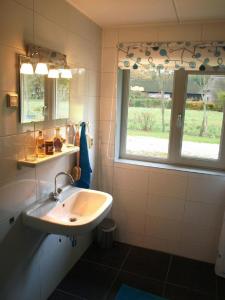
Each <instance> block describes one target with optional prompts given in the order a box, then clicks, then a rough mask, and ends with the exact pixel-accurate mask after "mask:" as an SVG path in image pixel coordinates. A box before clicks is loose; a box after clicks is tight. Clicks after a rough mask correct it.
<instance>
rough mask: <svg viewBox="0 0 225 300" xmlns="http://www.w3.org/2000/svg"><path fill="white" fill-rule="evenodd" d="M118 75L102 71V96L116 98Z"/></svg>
mask: <svg viewBox="0 0 225 300" xmlns="http://www.w3.org/2000/svg"><path fill="white" fill-rule="evenodd" d="M115 86H116V75H115V73H102V78H101V97H106V98H115V96H116V92H115Z"/></svg>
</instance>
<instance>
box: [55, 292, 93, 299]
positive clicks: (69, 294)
mask: <svg viewBox="0 0 225 300" xmlns="http://www.w3.org/2000/svg"><path fill="white" fill-rule="evenodd" d="M56 291H59V292H60V293H62V294H65V295H68V296H71V297H76V298H79V299H80V300H88V299H86V298H83V297H80V296H79V295H76V294H72V293H70V292H67V291H64V290H61V289H56Z"/></svg>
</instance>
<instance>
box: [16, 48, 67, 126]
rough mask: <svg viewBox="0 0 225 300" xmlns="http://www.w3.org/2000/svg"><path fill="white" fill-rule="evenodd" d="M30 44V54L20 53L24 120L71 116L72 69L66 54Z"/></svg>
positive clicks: (25, 121)
mask: <svg viewBox="0 0 225 300" xmlns="http://www.w3.org/2000/svg"><path fill="white" fill-rule="evenodd" d="M31 47H32V48H31ZM31 47H29V48H28V50H29V51H28V56H21V55H19V66H20V71H19V74H20V76H19V81H20V84H19V86H20V92H19V94H20V120H21V123H29V122H41V121H47V120H56V119H67V118H69V109H70V79H71V78H72V71H71V69H69V68H68V66H67V64H66V58H65V55H63V54H60V53H57V52H54V51H52V50H49V49H45V48H40V47H37V46H34V45H31ZM34 47H35V48H34ZM43 57H44V58H45V62H44V63H43V61H44V60H43ZM38 65H39V67H40V69H39V70H37V69H38ZM37 73H38V74H37Z"/></svg>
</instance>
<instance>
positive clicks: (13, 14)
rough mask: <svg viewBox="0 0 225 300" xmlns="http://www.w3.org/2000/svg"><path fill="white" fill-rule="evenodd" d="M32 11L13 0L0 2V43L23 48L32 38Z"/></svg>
mask: <svg viewBox="0 0 225 300" xmlns="http://www.w3.org/2000/svg"><path fill="white" fill-rule="evenodd" d="M32 25H33V13H32V11H31V10H30V9H26V8H25V7H23V6H21V5H19V4H18V3H16V2H14V1H7V0H2V1H1V2H0V36H1V41H0V43H1V44H4V45H7V46H11V47H15V48H19V49H22V50H23V49H24V46H25V45H24V42H26V43H28V42H31V41H32V40H33V29H32V28H33V26H32Z"/></svg>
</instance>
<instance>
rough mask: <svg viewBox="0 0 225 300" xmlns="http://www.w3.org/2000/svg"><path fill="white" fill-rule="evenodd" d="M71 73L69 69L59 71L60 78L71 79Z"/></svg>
mask: <svg viewBox="0 0 225 300" xmlns="http://www.w3.org/2000/svg"><path fill="white" fill-rule="evenodd" d="M72 77H73V76H72V72H71V70H70V69H61V78H72Z"/></svg>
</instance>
